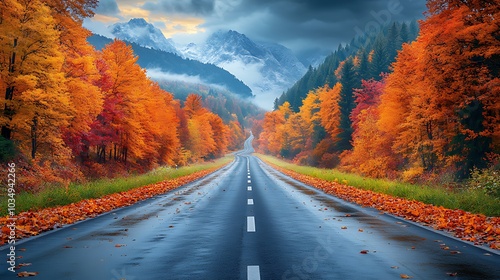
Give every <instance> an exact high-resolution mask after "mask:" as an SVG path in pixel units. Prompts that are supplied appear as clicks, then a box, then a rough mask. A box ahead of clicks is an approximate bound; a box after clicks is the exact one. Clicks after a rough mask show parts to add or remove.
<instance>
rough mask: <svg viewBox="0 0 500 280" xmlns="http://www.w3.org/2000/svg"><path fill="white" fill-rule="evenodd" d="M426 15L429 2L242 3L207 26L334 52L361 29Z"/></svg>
mask: <svg viewBox="0 0 500 280" xmlns="http://www.w3.org/2000/svg"><path fill="white" fill-rule="evenodd" d="M424 11H425V0H383V1H375V0H351V1H324V0H244V1H243V2H242V3H240V5H238V6H237V7H235V8H234V9H233V10H231V11H228V12H227V13H225V14H223V15H222V16H219V17H213V18H210V20H208V21H207V23H206V24H205V26H206V27H207V28H209V29H216V28H224V27H226V28H227V27H229V28H231V29H235V30H237V31H239V32H241V33H244V34H246V35H247V36H249V37H251V38H253V39H258V40H267V41H277V42H279V43H282V44H284V45H286V46H287V47H290V48H292V49H294V50H295V51H301V50H306V49H311V48H317V47H320V48H322V49H325V50H333V49H336V48H337V46H338V45H339V44H340V43H347V42H349V41H350V40H351V39H352V38H353V37H354V36H356V35H359V34H358V33H359V32H357V30H365V27H366V26H367V24H371V23H370V22H372V23H373V22H374V23H377V24H380V23H384V22H386V21H401V20H412V19H417V18H422V13H423V12H424ZM233 26H234V27H233Z"/></svg>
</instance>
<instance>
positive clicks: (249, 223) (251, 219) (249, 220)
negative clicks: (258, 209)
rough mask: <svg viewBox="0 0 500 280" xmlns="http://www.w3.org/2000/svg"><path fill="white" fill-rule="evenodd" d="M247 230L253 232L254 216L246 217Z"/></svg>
mask: <svg viewBox="0 0 500 280" xmlns="http://www.w3.org/2000/svg"><path fill="white" fill-rule="evenodd" d="M247 232H255V217H254V216H248V217H247Z"/></svg>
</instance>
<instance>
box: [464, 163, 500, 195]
mask: <svg viewBox="0 0 500 280" xmlns="http://www.w3.org/2000/svg"><path fill="white" fill-rule="evenodd" d="M468 186H469V188H471V189H479V190H482V191H483V192H484V193H486V194H487V195H489V196H493V197H495V198H497V199H500V172H499V170H497V169H495V168H493V167H490V168H487V169H477V168H476V169H474V170H472V173H471V178H470V179H469V181H468Z"/></svg>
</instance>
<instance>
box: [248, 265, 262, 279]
mask: <svg viewBox="0 0 500 280" xmlns="http://www.w3.org/2000/svg"><path fill="white" fill-rule="evenodd" d="M247 279H248V280H260V269H259V266H258V265H249V266H247Z"/></svg>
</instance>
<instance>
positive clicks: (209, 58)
mask: <svg viewBox="0 0 500 280" xmlns="http://www.w3.org/2000/svg"><path fill="white" fill-rule="evenodd" d="M181 53H182V54H183V55H184V56H185V57H188V58H191V59H195V60H199V61H201V62H205V63H212V64H215V65H217V66H219V67H221V68H224V69H226V70H227V71H229V72H231V73H232V74H233V75H235V76H236V77H237V78H238V79H240V80H242V81H243V82H244V83H245V84H247V85H248V86H249V87H250V88H251V89H252V92H253V93H254V94H255V95H256V96H257V99H256V102H257V103H258V105H260V106H261V107H263V108H270V107H271V106H272V104H273V100H274V98H275V97H277V96H279V95H280V94H281V93H282V92H283V91H285V90H286V89H288V88H289V87H291V86H292V85H293V84H294V83H295V82H296V81H297V80H298V79H299V78H301V77H302V76H303V75H304V73H305V72H306V71H307V69H306V68H305V67H304V65H303V64H302V63H301V62H300V61H299V60H298V59H297V57H296V56H295V55H294V54H293V53H292V51H291V50H289V49H287V48H286V47H284V46H282V45H279V44H274V43H260V42H254V41H252V40H251V39H249V38H248V37H247V36H245V35H244V34H241V33H238V32H236V31H232V30H230V31H218V32H215V33H214V34H212V35H211V36H209V37H208V39H207V40H206V41H205V42H204V43H202V44H200V45H195V44H190V45H188V46H186V47H185V48H184V49H182V50H181Z"/></svg>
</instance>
